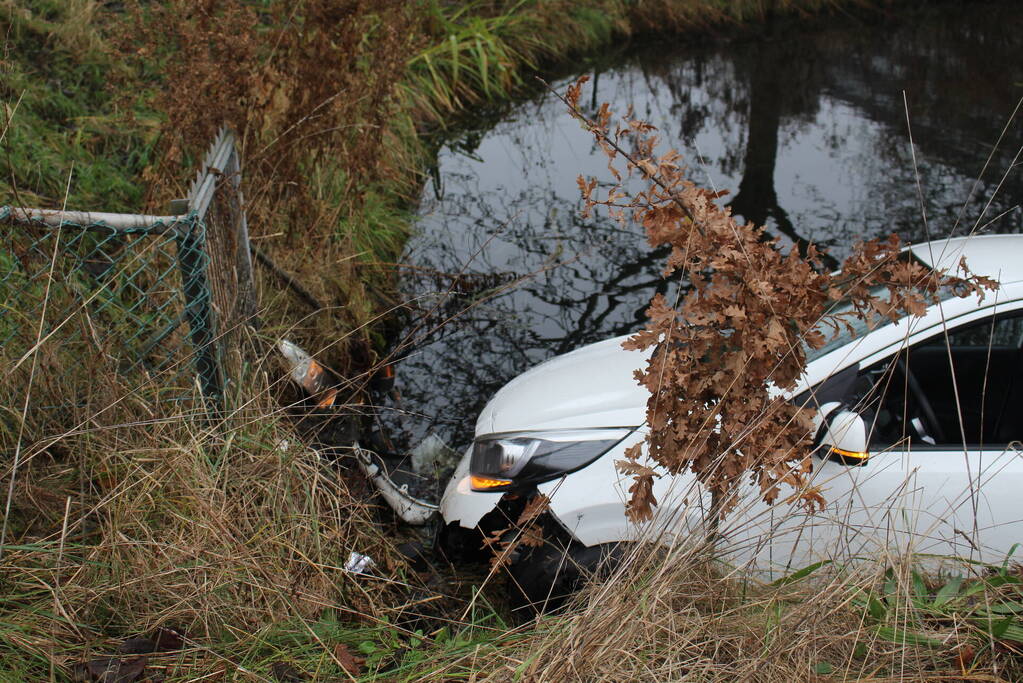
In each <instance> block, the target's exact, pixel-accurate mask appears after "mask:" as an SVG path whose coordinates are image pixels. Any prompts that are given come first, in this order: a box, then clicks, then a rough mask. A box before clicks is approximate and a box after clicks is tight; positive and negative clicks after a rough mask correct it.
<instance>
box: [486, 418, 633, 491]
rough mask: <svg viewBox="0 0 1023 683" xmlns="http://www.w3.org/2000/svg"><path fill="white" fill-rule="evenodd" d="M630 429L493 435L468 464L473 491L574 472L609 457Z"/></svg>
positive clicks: (537, 482) (501, 488)
mask: <svg viewBox="0 0 1023 683" xmlns="http://www.w3.org/2000/svg"><path fill="white" fill-rule="evenodd" d="M631 431H632V430H631V429H585V430H565V431H550V432H517V433H514V434H493V435H490V436H483V437H480V438H478V439H476V440H475V441H474V442H473V444H472V459H471V460H470V463H469V474H470V481H471V483H472V489H473V490H474V491H503V490H506V489H510V488H513V487H516V486H522V485H524V484H539V483H542V482H545V481H550V480H551V479H555V478H557V477H559V476H561V475H563V474H568V473H569V472H574V471H575V470H578V469H580V468H582V467H585V466H586V465H589V464H590V463H591V462H593V461H594V460H596V459H597V458H599V457H600V456H602V455H604V454H605V453H607V452H608V451H609V450H611V449H612V448H613V447H614V446H616V445H617V444H618V443H619V442H620V441H621V440H622V439H624V438H625V437H626V436H628V435H629V433H630V432H631Z"/></svg>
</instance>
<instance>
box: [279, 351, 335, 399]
mask: <svg viewBox="0 0 1023 683" xmlns="http://www.w3.org/2000/svg"><path fill="white" fill-rule="evenodd" d="M278 348H280V350H281V353H282V354H284V357H285V358H286V359H288V363H289V364H290V365H291V379H292V380H294V381H295V383H296V384H298V385H299V386H300V387H302V388H303V389H305V391H306V393H307V394H309V395H310V396H317V395H319V394H321V393H322V396H319V400H318V401H317V403H316V405H317V407H319V408H328V407H330V406H332V405H334V401H335V400H336V399H337V389H336V388H334V387H332V386H331V385H332V384H335V379H334V377H333V375H332V374H331V372H330V370H328V369H327V368H325V367H323V365H321V364H320V363H318V362H317V361H316V359H315V358H313V357H312V356H310V355H309V354H308V353H306V351H305V349H303V348H302V347H300V346H298V345H297V344H293V343H291V342H290V341H288V340H287V339H282V340H281V341H280V343H279V344H278Z"/></svg>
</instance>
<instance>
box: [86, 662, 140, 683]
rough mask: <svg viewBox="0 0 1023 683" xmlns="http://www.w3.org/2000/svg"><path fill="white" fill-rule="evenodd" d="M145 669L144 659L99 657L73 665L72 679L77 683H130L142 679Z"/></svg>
mask: <svg viewBox="0 0 1023 683" xmlns="http://www.w3.org/2000/svg"><path fill="white" fill-rule="evenodd" d="M145 669H146V658H145V657H138V658H136V659H129V660H127V661H122V660H121V659H119V658H117V657H101V658H99V659H91V660H89V661H88V662H79V663H78V664H75V666H74V668H73V670H72V677H73V679H74V680H75V681H76V682H78V683H85V682H86V681H98V683H132V682H133V681H137V680H139V679H140V678H141V677H142V672H143V671H145Z"/></svg>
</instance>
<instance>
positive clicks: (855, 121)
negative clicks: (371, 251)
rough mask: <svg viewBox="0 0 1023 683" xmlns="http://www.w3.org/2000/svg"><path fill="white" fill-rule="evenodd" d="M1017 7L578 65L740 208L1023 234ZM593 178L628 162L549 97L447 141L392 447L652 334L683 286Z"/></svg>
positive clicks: (950, 11) (590, 103)
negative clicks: (554, 362) (656, 317)
mask: <svg viewBox="0 0 1023 683" xmlns="http://www.w3.org/2000/svg"><path fill="white" fill-rule="evenodd" d="M1021 19H1023V9H1021V8H1019V7H1018V6H1017V3H1016V2H995V3H989V4H988V3H982V4H971V5H970V6H969V7H967V8H961V7H958V6H956V5H949V6H944V7H941V8H931V9H929V10H926V11H915V12H911V13H910V12H904V13H902V14H900V15H898V16H896V17H894V18H888V19H887V20H884V21H874V22H872V23H863V22H862V21H857V20H852V19H849V18H843V19H842V20H832V21H828V22H824V23H816V24H814V25H813V26H810V27H807V26H806V25H805V24H804V25H802V26H801V27H796V26H788V27H773V28H772V29H770V30H768V31H766V32H765V35H758V36H756V37H748V38H745V39H742V40H737V41H733V42H728V43H725V42H719V43H713V44H705V45H698V46H687V45H686V41H685V40H683V39H675V40H673V41H668V42H659V43H657V44H654V45H647V46H645V47H641V48H635V49H631V50H627V51H624V52H622V54H621V55H620V56H618V57H616V58H614V59H613V61H614V63H613V64H612V65H609V66H606V67H601V68H599V69H596V68H593V69H590V70H589V71H581V72H580V73H589V75H590V76H591V82H590V83H589V84H588V86H587V90H586V91H585V92H586V95H584V100H585V102H584V104H585V108H586V109H587V110H589V111H593V110H594V108H595V107H596V106H599V103H601V102H604V101H608V102H610V103H611V104H612V107H614V108H617V109H619V110H624V109H625V108H626V107H627V106H628V105H629V104H632V105H633V106H634V108H635V110H636V113H637V114H638V115H640V116H642V117H643V118H646V119H647V120H649V121H650V122H651V123H653V124H654V125H656V126H657V127H658V128H659V129H660V131H661V135H662V137H663V138H664V140H665V143H666V144H670V145H671V146H673V147H675V148H676V149H679V150H680V151H681V152H682V153H683V154H684V155H685V157H686V159H687V162H688V165H689V167H690V170H691V174H692V177H693V178H694V180H696V181H697V182H698V183H700V184H702V185H704V186H706V187H710V188H714V189H719V190H728V191H729V195H728V196H726V197H725V198H723V199H722V200H721V201H722V202H723V203H726V204H729V205H730V206H731V207H732V209H733V212H734V213H735V214H737V215H741V216H742V217H743V218H744V219H746V220H749V221H752V222H754V223H758V224H766V225H767V227H768V229H769V231H770V232H771V233H772V234H774V235H777V236H779V237H781V238H782V240H783V242H784V243H785V244H786V245H792V244H794V243H799V242H804V241H813V242H815V243H817V244H818V245H821V246H824V247H826V248H827V249H828V250H829V252H830V254H831V255H832V257H833V258H834V259H836V260H840V259H841V258H842V257H844V256H845V255H846V254H848V252H849V249H850V247H851V245H852V244H853V243H854V242H855V241H856V240H859V239H866V238H872V237H880V236H886V235H888V234H889V233H890V232H892V231H894V232H897V233H898V234H899V235H900V236H901V237H903V238H904V239H906V240H910V241H922V240H925V239H927V236H928V235H930V236H931V237H932V238H933V237H938V236H944V235H949V234H967V233H969V232H970V231H971V230H976V231H978V232H1018V231H1020V228H1021V223H1023V221H1021V209H1020V207H1019V202H1020V198H1021V194H1023V192H1021V190H1023V176H1021V172H1020V170H1019V168H1018V167H1015V168H1014V167H1013V161H1014V157H1015V156H1016V154H1017V153H1018V151H1019V149H1020V146H1021V144H1023V114H1021V115H1019V116H1018V117H1017V118H1016V120H1015V122H1014V123H1013V124H1012V125H1010V126H1009V128H1008V130H1007V131H1006V133H1005V135H1004V138H1003V139H1002V140H1001V142H1000V143H998V146H997V149H996V147H995V145H996V142H998V139H999V135H1000V134H1001V132H1002V130H1003V128H1004V127H1005V126H1006V123H1007V122H1008V121H1009V119H1010V117H1011V115H1012V113H1013V111H1014V109H1015V107H1016V105H1017V102H1018V101H1019V99H1020V97H1021V96H1023V60H1021V59H1020V55H1021V54H1023V51H1021V48H1023V39H1021V37H1020V36H1021V32H1020V31H1019V27H1020V26H1021V25H1023V23H1021V21H1020V20H1021ZM690 42H691V41H690ZM573 79H574V76H573V77H572V78H565V79H562V80H560V81H558V82H557V83H556V84H555V85H556V87H557V89H558V90H559V91H563V90H564V87H565V85H566V84H567V83H569V82H571V81H572V80H573ZM907 110H908V119H909V125H907ZM910 131H911V134H912V140H913V143H914V144H913V145H911V144H910ZM989 157H990V163H987V164H986V162H987V161H988V159H989ZM914 158H915V161H914ZM1015 160H1016V162H1018V161H1019V159H1018V158H1017V159H1015ZM985 166H986V168H985ZM1010 169H1011V170H1010ZM580 174H583V175H587V176H596V177H597V178H598V179H600V180H601V181H602V182H606V181H608V180H609V178H610V175H609V173H608V171H607V169H606V159H605V158H604V156H603V155H602V154H601V153H599V151H598V150H597V149H596V148H595V146H594V144H593V142H592V139H591V138H590V137H589V136H588V134H587V133H586V132H585V131H583V130H581V129H580V126H579V124H578V123H576V122H575V121H574V120H572V119H571V117H569V116H568V114H567V113H566V112H565V110H564V107H563V105H562V104H561V103H559V102H558V101H556V100H555V99H554V98H553V97H552V96H550V95H549V94H546V95H545V94H539V95H537V96H535V97H533V98H530V99H526V100H524V101H521V102H517V103H515V104H514V105H513V106H510V107H508V108H507V109H506V110H504V111H502V112H498V113H497V115H496V116H491V117H489V119H488V120H487V121H483V122H481V123H479V124H478V125H476V126H471V127H467V128H466V129H465V130H464V131H463V132H462V133H461V134H460V135H458V136H455V137H454V138H453V139H452V141H451V142H449V143H448V144H447V145H446V146H444V147H443V148H442V149H441V151H440V154H439V158H438V166H437V173H436V177H435V178H434V182H432V183H429V184H428V185H427V187H426V188H425V190H424V193H423V196H422V201H421V207H420V213H419V220H418V222H417V234H416V235H415V237H414V238H413V239H412V240H411V241H410V242H409V244H408V247H407V251H406V253H405V255H404V258H403V262H404V264H406V268H405V269H403V278H402V287H403V291H404V293H405V294H406V295H407V297H408V299H409V300H410V302H411V303H410V304H409V306H408V308H407V310H406V311H405V312H404V314H403V330H402V334H401V335H400V336H399V338H398V340H397V341H396V348H398V347H399V346H400V347H401V348H402V349H403V356H404V357H403V358H402V359H401V360H400V361H399V362H398V364H397V382H396V387H395V389H396V391H395V393H393V394H392V395H391V396H389V397H386V398H385V399H383V400H382V406H383V410H382V411H381V414H380V424H381V426H382V431H383V432H384V433H386V434H387V435H388V436H389V437H390V439H391V440H392V444H391V448H393V449H394V450H395V451H399V452H401V451H404V450H405V449H407V448H409V447H410V446H412V445H415V444H416V443H417V442H418V441H419V440H421V439H422V438H423V437H425V436H426V435H427V434H430V433H434V434H436V435H437V436H439V437H441V438H442V439H443V440H445V441H446V442H447V443H449V444H450V445H452V446H453V447H455V448H456V449H461V448H463V447H464V446H465V445H466V444H467V443H468V442H469V441H471V439H472V433H473V425H474V423H475V419H476V415H477V414H478V413H479V411H480V409H481V408H482V407H483V405H484V403H485V402H486V401H487V400H488V399H489V397H490V396H491V395H492V394H493V393H494V392H495V391H496V390H497V389H499V388H500V387H501V386H502V385H503V384H504V383H505V382H507V381H508V380H509V379H511V378H512V377H514V376H515V375H517V374H518V373H520V372H522V371H523V370H525V369H527V368H529V367H530V366H532V365H534V364H536V363H538V362H540V361H542V360H545V359H547V358H550V357H551V356H553V355H556V354H560V353H565V352H567V351H570V350H572V349H574V348H576V347H578V346H581V345H583V344H587V343H590V342H594V341H598V340H601V339H605V338H608V337H611V336H614V335H619V334H625V333H628V332H632V331H634V330H635V329H637V328H638V327H639V326H640V325H641V324H642V322H643V311H644V309H645V306H646V304H647V302H648V301H649V300H650V297H651V296H652V295H653V294H654V293H655V292H667V291H669V290H670V288H671V284H670V283H667V282H665V281H664V280H662V278H661V274H660V271H661V268H662V265H663V261H664V257H665V253H664V252H656V251H652V250H651V249H650V248H649V247H648V246H647V245H646V242H645V240H644V237H643V234H642V231H641V229H640V228H638V227H637V226H633V225H628V224H627V225H624V226H621V225H618V224H616V223H615V222H613V221H611V220H609V219H607V218H606V216H604V215H597V216H595V217H593V218H590V219H588V220H583V219H582V218H580V216H579V209H580V207H581V202H580V199H579V189H578V187H577V185H576V177H577V176H578V175H580ZM999 186H1000V187H999ZM925 217H926V218H925Z"/></svg>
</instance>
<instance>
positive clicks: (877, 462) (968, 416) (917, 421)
mask: <svg viewBox="0 0 1023 683" xmlns="http://www.w3.org/2000/svg"><path fill="white" fill-rule="evenodd" d="M917 336H918V337H920V336H923V337H924V338H923V339H918V340H916V341H914V343H912V344H911V345H910V346H909V348H908V350H901V351H899V352H897V353H890V354H888V355H883V354H879V355H881V356H882V357H880V358H875V359H872V360H868V361H866V362H864V363H863V364H862V365H863V368H864V369H863V370H861V372H860V377H861V378H862V380H861V382H860V383H859V384H858V386H857V387H855V388H854V389H853V392H857V391H859V392H861V393H862V392H864V391H865V393H862V395H855V393H854V395H853V396H850V397H849V403H850V404H852V405H854V406H856V407H857V409H859V410H860V411H861V414H862V415H863V416H864V417H865V418H867V420H868V424H869V425H870V427H871V429H872V439H871V455H870V459H869V460H868V461H867V462H866V463H865V464H864V465H862V466H856V467H849V466H846V465H842V464H839V463H837V462H835V461H832V460H824V461H822V462H820V465H819V469H820V478H821V479H822V480H830V482H831V495H830V499H831V500H833V501H834V502H833V506H834V507H833V509H832V515H833V516H834V517H836V518H838V519H840V520H841V521H842V523H841V524H840V525H839V528H838V529H837V530H836V537H837V539H838V540H840V541H841V544H842V545H844V546H845V549H846V551H847V552H848V553H849V554H864V553H872V552H879V551H888V550H897V551H902V552H906V551H909V552H916V553H925V554H936V555H943V556H946V555H954V556H959V557H966V558H969V559H972V560H979V561H985V562H997V561H1001V560H1002V559H1004V558H1005V556H1006V554H1007V553H1009V552H1010V551H1011V550H1012V549H1013V546H1014V545H1015V544H1016V543H1020V542H1023V505H1020V502H1021V500H1023V451H1021V448H1020V440H1021V439H1023V419H1021V418H1023V415H1021V414H1020V407H1021V406H1023V362H1021V360H1023V356H1021V353H1023V352H1021V345H1023V310H1020V309H1019V308H1018V303H1017V304H1016V307H1015V308H1013V307H1012V306H1006V307H1004V308H1003V309H1002V310H1001V311H1000V312H998V313H997V314H996V315H987V316H985V317H982V318H980V319H977V318H976V317H975V316H962V317H961V318H960V319H958V320H953V321H949V322H948V323H947V325H946V326H942V327H941V328H940V329H938V330H932V331H931V333H930V334H929V335H927V334H921V335H917Z"/></svg>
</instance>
